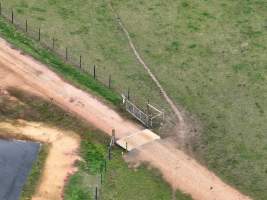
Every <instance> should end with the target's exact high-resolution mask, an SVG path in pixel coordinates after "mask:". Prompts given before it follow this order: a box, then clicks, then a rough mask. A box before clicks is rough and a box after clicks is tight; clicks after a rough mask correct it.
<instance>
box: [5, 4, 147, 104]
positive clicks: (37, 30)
mask: <svg viewBox="0 0 267 200" xmlns="http://www.w3.org/2000/svg"><path fill="white" fill-rule="evenodd" d="M0 15H1V16H2V17H4V18H5V19H6V20H7V21H9V22H10V23H11V24H13V25H14V26H15V27H16V29H17V30H20V31H22V32H24V33H25V34H26V35H28V36H29V37H30V38H32V39H34V40H35V41H36V42H38V43H40V44H41V46H43V47H44V48H46V49H49V50H50V51H52V52H53V53H54V54H55V55H57V56H59V57H60V58H61V59H62V60H63V61H64V62H65V63H67V64H70V65H72V66H75V67H76V68H77V69H80V70H81V71H82V72H84V73H87V74H89V75H91V76H92V77H93V78H94V79H96V80H97V81H98V82H100V83H102V84H103V85H105V86H106V87H107V88H109V89H113V90H114V91H116V92H117V93H118V94H122V93H126V92H128V91H129V89H130V90H131V101H133V102H134V103H135V104H136V105H139V106H138V107H141V108H145V106H146V100H144V99H145V97H144V96H142V98H141V99H143V100H141V101H140V100H139V98H136V97H137V96H138V95H136V94H135V93H134V92H133V91H135V90H136V91H138V88H127V87H125V88H123V87H124V86H122V85H116V80H114V79H113V77H114V76H112V74H111V73H107V74H105V75H104V74H102V73H100V72H99V70H98V67H97V65H96V64H93V65H92V66H91V67H89V66H88V65H87V63H86V61H85V59H84V58H86V53H85V52H81V51H77V50H75V49H74V48H73V47H68V46H65V45H63V44H62V43H60V42H59V40H58V39H57V38H55V37H53V36H50V35H48V34H46V33H43V31H42V28H41V26H39V27H33V26H31V24H30V21H29V20H28V19H25V20H21V19H20V18H19V17H16V13H15V11H14V10H13V9H7V10H5V9H4V7H3V4H2V3H1V2H0ZM90 69H91V70H90ZM150 99H151V98H150Z"/></svg>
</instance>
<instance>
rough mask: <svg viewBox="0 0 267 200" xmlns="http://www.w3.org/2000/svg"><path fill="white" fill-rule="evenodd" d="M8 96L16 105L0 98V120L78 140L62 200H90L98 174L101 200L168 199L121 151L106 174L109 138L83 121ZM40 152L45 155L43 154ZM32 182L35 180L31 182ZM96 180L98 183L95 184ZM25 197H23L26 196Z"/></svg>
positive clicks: (36, 101) (150, 174)
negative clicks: (71, 135) (57, 131)
mask: <svg viewBox="0 0 267 200" xmlns="http://www.w3.org/2000/svg"><path fill="white" fill-rule="evenodd" d="M9 92H10V94H11V95H12V96H13V97H16V98H17V99H18V100H19V102H20V103H18V104H15V103H14V100H9V99H7V98H1V99H0V105H1V107H0V120H1V121H5V120H7V121H9V122H13V123H15V120H16V119H23V120H26V121H32V122H43V123H45V124H47V125H49V126H51V127H56V128H60V129H62V130H63V131H64V130H72V131H74V132H76V133H78V134H79V135H80V136H81V138H82V142H81V148H80V155H81V157H82V158H83V159H82V160H83V161H81V162H79V163H77V165H78V167H79V171H78V172H77V173H76V174H75V175H73V176H71V177H70V180H69V182H68V183H67V185H66V187H65V199H66V200H90V198H91V197H92V198H91V199H93V193H94V192H93V191H94V189H95V185H96V184H98V185H100V184H99V182H100V180H99V175H100V173H101V172H102V173H103V185H102V191H101V195H102V199H103V200H125V199H126V197H127V199H129V200H144V199H146V200H155V199H156V200H170V199H171V198H172V189H171V188H170V187H169V186H168V185H167V183H165V182H164V181H163V179H162V178H161V176H160V175H159V173H158V172H156V171H154V170H149V169H148V168H147V167H145V166H142V167H139V168H137V169H135V170H134V169H130V168H128V165H127V164H126V163H125V162H124V160H123V159H122V156H121V151H122V150H121V149H119V148H115V147H114V150H113V151H112V160H111V161H110V162H109V161H107V167H106V169H107V170H106V172H105V170H104V160H106V157H107V144H108V143H109V137H107V136H106V135H105V134H103V133H102V132H100V131H98V130H95V129H93V128H92V127H89V126H88V125H87V123H86V122H84V121H81V120H80V119H77V118H76V117H74V116H72V115H71V114H69V113H65V111H63V110H62V109H60V108H58V107H57V106H54V105H52V104H51V103H50V102H46V101H44V100H42V99H40V98H38V97H35V96H32V95H31V94H26V93H24V92H22V91H19V90H16V89H10V90H9ZM44 152H47V150H46V151H44ZM45 155H46V153H42V154H41V156H40V157H39V161H38V162H37V163H36V165H35V166H34V168H33V170H32V173H31V175H30V177H29V178H28V180H29V181H28V183H27V185H26V187H25V188H26V189H25V192H24V193H25V194H24V193H23V198H22V199H23V200H26V199H30V195H31V194H33V193H34V190H35V187H36V186H37V184H38V178H39V176H40V174H41V169H42V168H41V167H40V166H42V165H41V164H40V163H43V162H44V160H45ZM97 178H98V179H97ZM33 179H35V180H34V181H33ZM96 181H98V182H96ZM176 193H177V198H176V200H189V199H191V198H190V197H187V196H186V195H184V194H182V193H180V192H178V191H177V192H176ZM26 194H27V195H26Z"/></svg>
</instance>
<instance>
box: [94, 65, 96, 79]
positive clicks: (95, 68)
mask: <svg viewBox="0 0 267 200" xmlns="http://www.w3.org/2000/svg"><path fill="white" fill-rule="evenodd" d="M94 79H96V67H95V65H94Z"/></svg>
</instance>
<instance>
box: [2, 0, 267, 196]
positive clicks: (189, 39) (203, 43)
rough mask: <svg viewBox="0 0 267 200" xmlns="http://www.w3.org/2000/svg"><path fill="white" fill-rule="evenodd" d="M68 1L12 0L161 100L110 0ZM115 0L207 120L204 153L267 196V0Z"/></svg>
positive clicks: (169, 87)
mask: <svg viewBox="0 0 267 200" xmlns="http://www.w3.org/2000/svg"><path fill="white" fill-rule="evenodd" d="M65 2H66V1H63V0H61V1H60V0H59V1H51V0H49V1H48V0H44V1H34V0H8V1H7V0H5V1H4V6H8V7H9V8H11V7H15V8H16V11H17V12H19V16H20V17H21V18H22V19H23V18H26V16H29V15H30V17H31V23H32V24H34V25H35V26H37V24H42V30H43V31H44V34H48V33H49V34H50V33H51V34H52V35H55V36H56V37H57V38H60V41H65V43H66V45H68V46H75V47H76V48H77V49H79V50H81V51H83V52H87V54H88V62H89V63H90V64H89V65H92V64H93V63H96V64H98V65H99V70H100V71H99V72H103V74H105V73H107V74H109V73H112V75H114V78H115V79H116V82H117V81H119V82H117V84H118V85H121V86H125V87H128V86H129V87H134V86H138V87H137V88H139V89H140V91H138V92H140V93H138V94H141V96H142V94H145V95H144V98H147V96H150V98H151V96H155V97H154V98H153V100H155V101H156V102H160V101H161V98H160V97H159V95H158V93H157V92H156V89H155V86H153V84H152V83H151V80H150V79H149V78H148V76H147V75H145V72H144V71H143V69H142V67H140V66H139V65H138V64H137V63H136V61H135V59H134V58H133V56H132V54H131V52H130V50H129V47H128V45H127V41H126V39H125V37H124V36H123V35H122V32H121V31H120V30H119V29H118V28H117V25H116V22H115V21H114V20H113V16H112V14H111V13H110V10H109V9H108V6H107V1H105V0H103V1H97V2H96V1H86V3H84V1H83V0H79V1H75V2H70V1H68V2H67V3H65ZM112 2H113V4H114V7H115V9H116V10H117V12H118V13H119V15H120V17H121V19H122V21H123V22H124V24H125V25H126V27H127V28H128V29H129V32H130V35H131V37H132V39H133V41H134V42H135V44H136V46H137V48H138V50H139V51H140V52H141V54H142V57H143V58H144V60H145V61H146V62H147V63H148V64H149V66H151V69H152V72H154V73H155V74H156V76H157V78H158V79H159V81H160V82H161V84H162V85H163V87H164V88H165V89H166V91H167V93H168V94H169V95H170V96H171V98H172V99H173V100H174V101H175V102H176V103H177V104H179V105H181V106H183V107H184V108H185V109H186V110H187V111H189V112H190V113H191V114H192V116H193V117H194V118H196V119H198V120H199V121H200V123H201V133H202V134H201V136H200V137H199V138H196V139H195V142H194V143H193V144H192V145H193V147H192V148H193V149H194V150H195V154H196V157H198V158H199V160H200V161H201V162H202V163H203V164H206V165H207V166H208V167H209V168H210V169H212V170H213V171H215V172H216V174H218V175H219V176H220V177H221V178H223V179H224V180H225V181H226V182H228V183H230V184H232V185H234V186H235V187H236V188H238V189H239V190H241V191H242V192H244V193H246V194H249V195H251V196H252V197H253V198H255V199H262V200H265V199H267V193H266V185H267V167H266V166H267V158H266V156H265V151H266V149H267V137H265V132H266V130H267V123H266V119H267V116H266V110H267V103H266V93H267V84H266V83H267V81H266V78H267V64H266V63H267V57H266V51H267V37H266V30H267V28H266V13H267V4H266V1H264V0H257V1H252V0H246V1H245V0H237V1H231V0H225V1H216V0H200V1H194V0H180V1H176V0H166V1H161V0H153V1H149V0H143V1H141V0H138V1H133V0H113V1H112ZM36 8H39V9H36ZM40 8H41V10H40ZM41 19H42V20H41ZM104 71H108V72H104ZM116 82H115V84H116ZM163 107H164V106H163Z"/></svg>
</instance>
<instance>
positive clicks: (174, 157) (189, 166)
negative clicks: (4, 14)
mask: <svg viewBox="0 0 267 200" xmlns="http://www.w3.org/2000/svg"><path fill="white" fill-rule="evenodd" d="M0 80H1V83H0V85H2V86H7V87H8V86H15V87H18V88H22V89H27V90H29V91H31V92H34V93H37V94H41V95H42V96H43V97H46V98H53V101H54V102H55V103H56V104H58V105H59V106H61V107H62V108H64V109H66V110H68V111H70V112H73V113H75V114H77V115H79V116H80V117H82V118H84V119H85V120H87V121H88V122H89V123H91V124H92V125H94V126H95V127H97V128H99V129H101V130H103V131H105V132H106V133H108V134H111V130H112V129H113V128H115V129H116V136H117V137H122V136H126V135H129V134H130V133H133V132H137V131H139V130H141V127H139V126H137V125H136V124H134V123H132V122H130V121H128V120H125V119H123V118H122V117H121V116H119V114H117V113H116V112H115V111H114V110H112V109H111V108H109V107H108V106H106V105H104V104H103V103H101V102H100V101H98V100H97V99H96V98H94V97H93V96H91V95H90V94H88V93H85V92H83V91H81V90H79V89H77V88H75V87H73V86H71V85H70V84H68V83H66V82H64V81H63V80H62V79H61V78H60V77H58V76H57V75H56V74H55V73H53V72H52V71H50V70H49V69H48V68H47V67H45V66H44V65H42V64H40V63H39V62H37V61H35V60H33V59H32V58H31V57H28V56H25V55H22V54H21V53H20V52H19V51H17V50H14V49H12V48H10V46H9V45H8V44H7V43H6V42H5V41H4V40H2V39H0ZM128 159H129V160H132V161H134V162H136V161H146V162H150V163H151V165H152V166H153V167H155V168H158V169H159V170H160V171H161V173H162V174H163V177H164V178H165V179H166V180H167V181H168V182H169V183H170V184H171V185H172V187H173V188H179V189H180V190H182V191H184V192H186V193H189V194H190V195H191V196H192V197H193V198H194V199H196V200H247V199H250V198H249V197H247V196H245V195H242V194H241V193H239V192H238V191H237V190H235V189H234V188H232V187H230V186H228V185H227V184H225V183H224V182H222V181H221V180H220V179H219V178H218V177H216V176H215V175H214V174H213V173H212V172H210V171H208V170H207V169H206V168H205V167H203V166H201V165H200V164H198V163H197V162H196V161H195V160H193V159H192V158H190V157H188V156H187V155H186V154H184V153H183V152H182V151H180V150H177V149H176V148H175V144H172V142H170V141H168V140H164V141H162V140H161V141H157V142H154V143H151V144H148V145H145V146H143V147H141V148H139V149H138V150H137V151H136V152H135V153H134V155H133V156H128Z"/></svg>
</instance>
